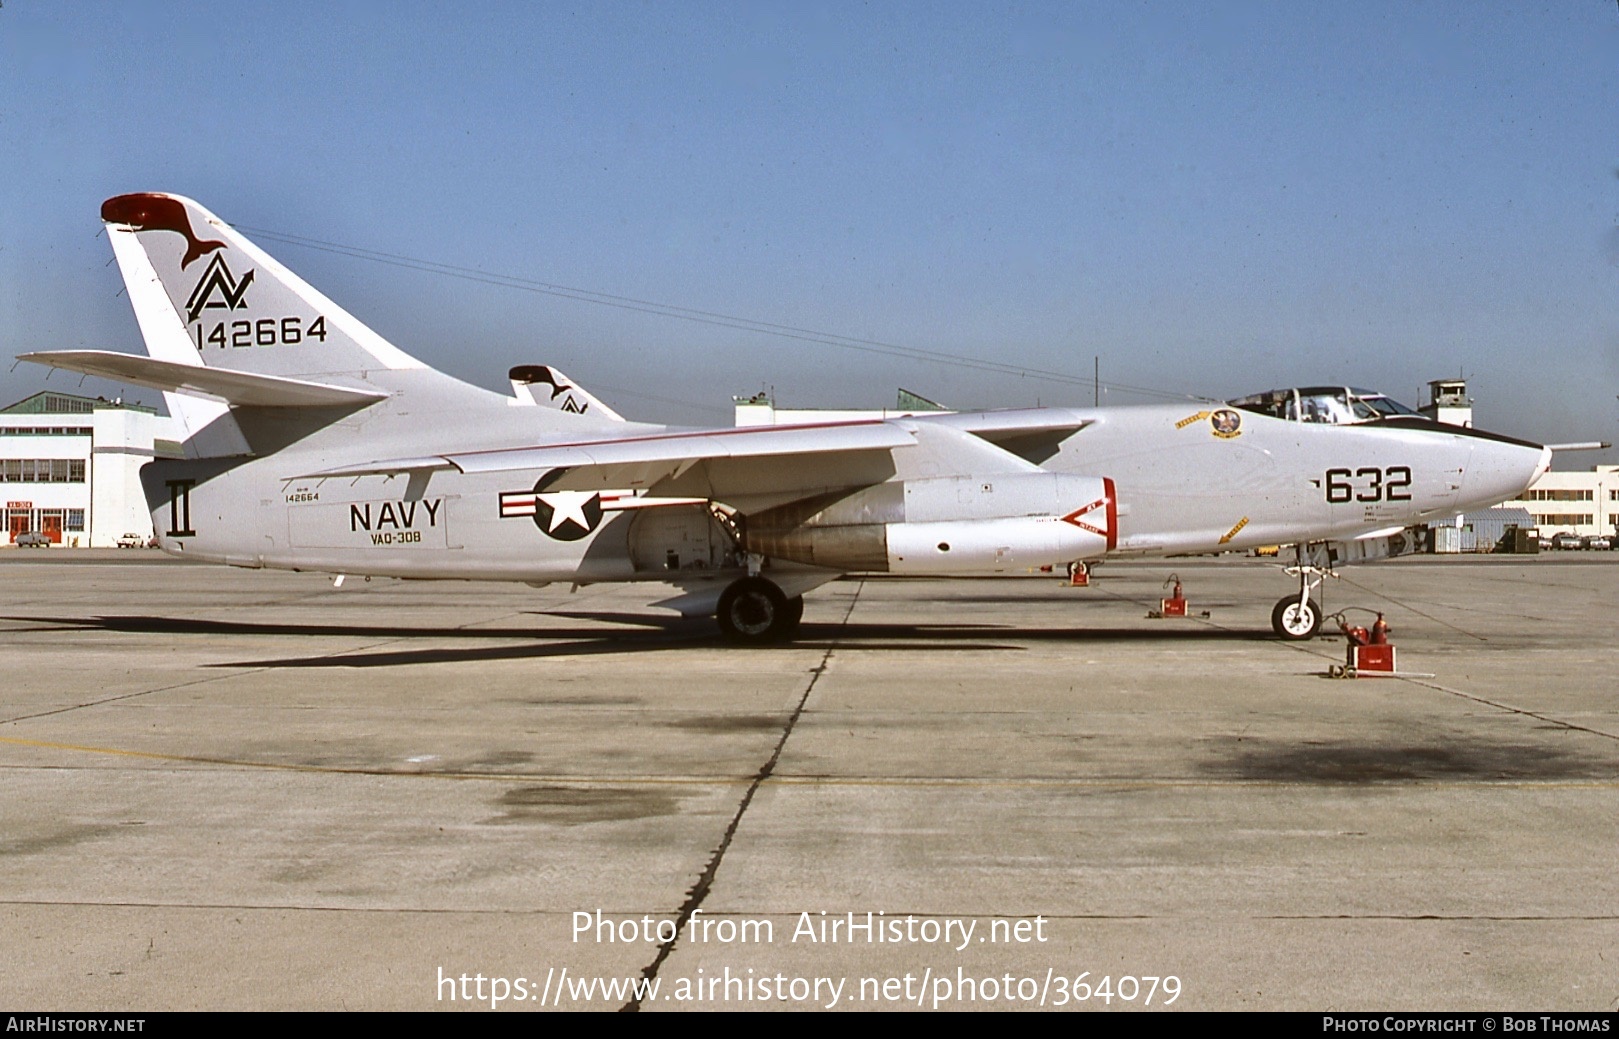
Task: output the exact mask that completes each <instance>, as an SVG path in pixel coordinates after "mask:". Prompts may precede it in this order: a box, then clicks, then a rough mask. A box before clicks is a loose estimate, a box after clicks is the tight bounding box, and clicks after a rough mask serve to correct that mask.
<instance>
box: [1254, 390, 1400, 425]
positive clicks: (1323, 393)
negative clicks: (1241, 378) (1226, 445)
mask: <svg viewBox="0 0 1619 1039" xmlns="http://www.w3.org/2000/svg"><path fill="white" fill-rule="evenodd" d="M1229 403H1230V405H1231V406H1232V407H1234V408H1241V409H1242V410H1244V411H1252V412H1255V413H1257V414H1260V415H1269V416H1270V417H1272V418H1279V419H1285V420H1286V421H1289V422H1319V423H1323V424H1326V425H1334V426H1343V425H1353V424H1355V423H1358V422H1375V421H1377V420H1378V419H1383V418H1390V417H1394V416H1399V415H1416V414H1417V412H1415V411H1412V410H1411V409H1410V408H1408V407H1406V406H1405V405H1404V404H1401V403H1400V402H1399V401H1397V400H1395V399H1393V398H1392V397H1389V396H1387V395H1385V394H1382V393H1377V392H1375V391H1372V390H1362V389H1355V388H1353V387H1349V386H1306V387H1299V388H1295V389H1290V390H1267V391H1266V392H1264V393H1255V394H1252V395H1251V396H1247V397H1242V398H1240V399H1238V400H1233V401H1230V402H1229Z"/></svg>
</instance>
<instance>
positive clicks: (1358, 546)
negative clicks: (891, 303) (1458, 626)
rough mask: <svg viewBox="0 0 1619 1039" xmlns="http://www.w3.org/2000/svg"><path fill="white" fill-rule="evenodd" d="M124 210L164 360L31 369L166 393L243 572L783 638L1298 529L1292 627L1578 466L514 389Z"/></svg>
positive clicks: (1339, 436)
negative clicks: (859, 610) (486, 384)
mask: <svg viewBox="0 0 1619 1039" xmlns="http://www.w3.org/2000/svg"><path fill="white" fill-rule="evenodd" d="M101 217H102V219H103V220H104V221H105V222H106V224H107V230H108V237H109V238H110V239H111V242H112V247H113V252H114V254H115V255H116V257H117V259H118V264H119V267H120V268H121V270H122V272H123V276H124V281H125V284H126V285H127V286H128V290H129V298H130V302H131V304H132V305H133V307H134V310H135V317H136V320H137V321H138V322H139V325H140V329H141V333H142V336H143V337H144V338H145V341H146V347H147V352H148V354H149V355H150V356H146V357H141V356H135V355H130V354H122V353H113V352H107V351H94V350H91V351H53V352H41V353H33V354H27V355H24V356H25V359H27V360H31V361H37V362H40V363H43V364H48V365H53V366H55V367H57V368H63V369H67V370H70V371H76V372H82V373H85V374H89V375H96V376H103V377H106V378H110V379H115V380H119V381H121V382H125V383H133V384H136V385H141V386H148V387H152V388H155V389H159V390H162V391H163V392H164V395H165V397H166V399H167V402H168V407H169V410H170V413H171V414H172V415H173V416H174V417H175V419H176V420H177V421H178V423H179V424H180V425H181V426H182V427H183V431H184V437H185V439H184V442H183V445H182V447H183V454H184V457H183V458H172V459H171V458H159V459H156V460H154V461H152V462H151V463H149V464H147V465H146V466H145V467H143V469H142V470H141V479H142V483H143V486H144V490H145V493H146V497H147V500H148V503H149V505H150V507H151V510H152V521H153V526H154V530H156V531H157V534H158V537H159V540H160V543H161V545H162V547H163V549H164V550H165V551H167V552H170V553H173V554H176V555H184V556H186V557H188V558H197V559H203V560H208V561H212V562H218V563H226V564H230V565H233V566H244V567H273V568H277V569H287V570H314V571H324V572H330V573H339V574H364V575H377V576H387V577H401V578H432V579H463V580H502V581H524V582H530V583H534V584H539V583H543V582H550V581H567V582H575V583H580V584H585V583H592V582H600V581H661V582H667V583H670V584H673V585H675V586H676V587H677V588H679V589H680V590H681V594H679V595H677V596H676V597H674V598H672V599H667V600H664V601H663V602H661V603H659V605H662V606H668V607H671V608H674V609H678V610H680V611H681V612H683V613H686V614H710V613H711V614H713V615H714V616H715V617H716V618H717V620H718V622H719V625H720V628H721V629H722V631H723V632H724V633H725V634H726V635H727V636H728V637H729V638H731V639H733V640H735V641H739V642H771V641H778V640H782V639H786V638H790V637H791V636H792V635H793V633H794V632H795V631H796V629H797V627H798V623H799V619H800V617H801V615H802V613H803V605H804V600H803V595H804V593H805V592H807V591H809V590H811V589H813V588H815V587H817V586H818V585H821V584H823V583H825V582H827V581H830V580H832V579H834V578H836V577H838V576H839V575H841V574H843V573H847V572H873V571H878V572H887V573H896V574H950V573H959V572H978V571H1025V570H1028V569H1031V568H1034V567H1048V566H1064V565H1067V564H1071V563H1081V564H1083V563H1089V562H1094V561H1097V560H1101V559H1104V558H1110V557H1118V556H1143V555H1168V554H1179V553H1198V552H1217V551H1223V550H1238V549H1246V548H1251V547H1255V546H1260V545H1275V544H1295V545H1300V546H1301V548H1300V549H1299V567H1298V568H1297V569H1296V570H1294V571H1290V572H1294V573H1297V574H1298V575H1299V591H1298V592H1297V593H1294V594H1290V595H1289V596H1287V597H1286V598H1284V599H1283V600H1282V601H1281V602H1279V603H1278V604H1277V606H1276V610H1275V611H1274V615H1273V621H1274V624H1275V627H1276V630H1277V631H1278V633H1280V634H1282V635H1283V636H1284V637H1290V638H1308V637H1310V636H1311V635H1312V634H1314V632H1315V631H1316V629H1317V628H1318V626H1319V624H1320V621H1321V608H1320V606H1319V604H1318V603H1317V602H1316V600H1314V599H1313V598H1311V595H1310V591H1311V588H1312V587H1313V586H1314V584H1315V583H1318V580H1319V579H1318V577H1314V576H1313V575H1316V574H1318V573H1319V572H1320V568H1322V567H1324V566H1327V565H1331V563H1332V562H1334V561H1339V560H1348V559H1353V558H1357V557H1360V556H1370V555H1376V554H1378V553H1379V552H1380V551H1382V549H1381V548H1379V547H1377V546H1378V545H1379V544H1380V543H1382V542H1383V541H1386V540H1387V539H1386V538H1385V537H1384V535H1388V534H1391V533H1393V532H1394V531H1397V530H1399V529H1400V528H1403V527H1405V526H1407V525H1410V524H1414V523H1420V522H1423V521H1425V520H1428V519H1432V518H1435V517H1439V516H1445V515H1455V514H1456V513H1458V512H1462V511H1465V510H1467V509H1471V508H1476V507H1481V506H1488V505H1492V504H1494V503H1496V502H1499V501H1502V500H1504V499H1507V498H1511V497H1514V496H1516V495H1518V494H1519V492H1521V491H1522V490H1523V489H1524V488H1525V487H1526V486H1527V485H1528V484H1529V483H1530V482H1532V481H1533V480H1534V479H1535V478H1536V477H1537V476H1538V475H1539V474H1540V473H1542V472H1544V471H1545V470H1546V468H1547V467H1548V466H1549V464H1550V458H1551V452H1550V451H1549V450H1548V449H1546V448H1543V447H1541V446H1539V445H1536V444H1530V443H1525V442H1523V441H1520V440H1513V439H1510V438H1508V437H1504V436H1496V435H1493V434H1489V433H1484V432H1481V431H1479V430H1474V429H1462V428H1457V427H1452V426H1444V425H1439V424H1436V423H1434V422H1431V421H1429V420H1427V419H1424V418H1421V417H1419V416H1414V415H1410V414H1401V413H1398V410H1399V409H1393V408H1388V407H1377V406H1375V405H1376V401H1378V400H1382V401H1384V402H1385V404H1386V399H1385V398H1381V397H1378V396H1377V395H1370V394H1367V395H1363V396H1365V397H1366V398H1368V399H1372V403H1371V404H1368V403H1366V401H1363V400H1359V399H1358V398H1357V394H1356V393H1354V392H1353V391H1349V390H1343V391H1341V392H1342V397H1341V400H1339V401H1338V402H1339V403H1340V404H1341V407H1340V409H1339V410H1340V411H1343V412H1346V413H1349V414H1350V415H1351V418H1350V419H1349V420H1346V421H1342V422H1340V421H1333V420H1332V419H1331V418H1330V417H1328V418H1323V414H1324V411H1323V409H1324V408H1325V409H1326V410H1327V411H1330V408H1328V407H1327V405H1330V404H1332V403H1333V399H1336V398H1337V394H1336V393H1335V392H1334V391H1330V390H1329V391H1302V392H1301V391H1284V392H1281V393H1273V394H1264V395H1260V396H1259V397H1256V398H1248V399H1245V400H1244V401H1241V402H1235V403H1232V404H1220V403H1209V404H1206V405H1201V404H1192V405H1188V404H1179V405H1154V406H1141V407H1108V408H1040V409H1031V410H1017V411H991V412H977V413H943V414H930V415H926V416H917V417H913V418H898V419H888V420H871V421H855V422H829V423H819V424H808V425H797V426H769V427H755V428H724V429H679V428H670V427H664V426H654V425H647V424H643V423H637V422H631V421H626V420H625V419H623V418H621V417H620V416H619V415H618V414H616V413H615V412H613V411H612V410H611V409H610V408H608V407H607V406H606V405H604V404H603V403H602V402H601V401H599V400H597V399H596V398H595V397H593V396H592V395H591V394H589V393H587V392H586V391H584V390H582V389H580V388H579V387H578V386H576V385H574V384H573V383H572V382H571V381H570V380H569V379H567V378H566V377H565V376H563V375H562V374H560V373H559V372H557V371H556V370H555V369H553V368H549V367H546V366H543V365H531V366H524V367H519V368H515V369H513V370H512V372H511V379H512V387H513V395H512V396H510V397H508V396H505V395H503V394H498V393H493V392H490V391H488V390H483V389H479V388H477V387H475V386H471V385H468V384H467V383H464V382H460V381H459V380H457V379H454V378H451V377H450V376H448V375H445V374H443V373H441V372H438V371H435V370H433V369H432V368H429V367H427V366H426V365H424V364H423V363H422V362H420V361H418V360H416V359H415V358H413V357H411V356H409V355H408V354H405V353H404V352H402V351H401V350H399V349H398V348H397V347H395V346H393V345H392V344H391V343H388V342H387V341H385V340H384V339H383V338H382V337H381V336H379V335H377V334H376V333H375V332H373V331H372V330H371V329H369V328H367V327H366V326H365V325H364V324H362V323H360V321H358V320H357V319H356V318H355V317H353V316H352V315H351V314H349V313H348V312H347V311H345V310H343V309H342V308H341V307H339V306H338V305H337V304H335V303H333V302H332V301H331V300H330V299H328V298H327V297H326V296H324V295H322V294H321V293H320V292H317V291H316V290H315V289H314V288H312V287H311V286H309V285H308V284H306V283H305V282H304V281H303V280H302V279H300V278H299V277H298V276H297V275H295V274H293V273H292V272H291V271H289V270H288V269H287V268H285V267H283V266H282V265H281V264H280V263H278V262H276V261H275V260H273V259H271V258H270V257H269V256H268V255H267V254H265V253H264V252H263V251H262V250H260V249H259V248H258V247H257V246H255V245H254V244H253V243H251V242H249V241H248V240H247V239H245V238H243V237H242V236H241V235H239V234H238V233H236V232H235V231H234V230H232V229H231V228H230V227H228V226H226V225H225V224H224V223H223V222H221V221H220V220H219V219H218V218H216V217H215V216H214V215H213V214H212V213H209V212H208V211H207V210H205V209H203V208H202V207H201V206H199V205H197V204H196V203H195V202H192V201H190V200H189V199H185V198H180V197H178V196H174V195H162V194H134V195H120V196H118V197H116V198H112V199H109V200H107V202H106V203H105V204H103V206H102V207H101ZM1323 398H1327V399H1323ZM1374 398H1375V399H1374ZM1312 404H1313V405H1316V407H1315V409H1314V411H1313V412H1312V408H1311V405H1312ZM1289 406H1291V410H1290V407H1289ZM1357 406H1358V407H1359V408H1360V409H1361V411H1363V412H1364V413H1363V414H1360V415H1358V416H1356V415H1353V413H1354V411H1355V410H1356V408H1357Z"/></svg>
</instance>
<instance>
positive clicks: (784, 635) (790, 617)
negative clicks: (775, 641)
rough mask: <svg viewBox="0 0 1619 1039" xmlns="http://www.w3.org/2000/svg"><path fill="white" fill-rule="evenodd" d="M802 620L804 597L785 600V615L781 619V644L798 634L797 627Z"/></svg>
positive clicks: (798, 596) (797, 596) (796, 596)
mask: <svg viewBox="0 0 1619 1039" xmlns="http://www.w3.org/2000/svg"><path fill="white" fill-rule="evenodd" d="M803 620H804V597H803V596H802V595H795V596H793V597H792V598H791V599H788V600H787V613H786V615H785V616H784V617H783V618H782V629H781V639H782V641H783V642H785V641H786V640H788V639H790V638H792V637H793V636H794V635H797V634H798V626H799V624H801V623H803Z"/></svg>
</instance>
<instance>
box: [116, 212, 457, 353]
mask: <svg viewBox="0 0 1619 1039" xmlns="http://www.w3.org/2000/svg"><path fill="white" fill-rule="evenodd" d="M101 219H102V220H103V221H105V222H106V224H107V232H108V237H109V238H110V239H111V241H112V246H113V252H114V254H115V255H116V256H117V258H118V265H119V268H120V269H121V270H122V272H123V275H124V281H125V284H126V285H128V286H129V291H130V302H131V303H132V304H133V305H134V307H135V316H136V319H137V320H138V321H139V322H140V326H141V332H142V334H143V335H144V336H145V338H146V343H147V350H148V352H149V353H151V355H152V356H153V357H157V358H160V359H163V360H170V361H175V362H178V363H191V364H202V365H205V366H207V367H209V368H224V369H230V370H233V371H239V372H249V373H254V374H259V375H272V376H280V377H283V378H304V379H330V378H332V377H344V376H346V377H349V378H355V379H361V380H363V379H364V378H365V375H366V373H368V372H373V371H377V370H378V369H404V368H425V367H426V366H425V365H424V364H422V362H420V361H418V360H416V359H415V358H414V357H411V356H410V355H409V354H406V353H405V352H404V351H402V350H400V349H399V348H398V347H396V346H394V345H393V344H391V343H389V342H388V341H387V340H385V339H383V338H382V337H381V336H380V335H378V334H377V333H376V332H374V331H372V330H371V329H370V328H368V327H366V326H365V325H364V324H363V323H361V322H360V321H359V319H357V318H355V317H354V316H353V315H352V314H350V313H349V312H348V311H346V310H344V309H343V308H341V307H339V306H338V305H337V304H335V303H333V302H332V301H331V300H330V299H328V298H327V297H326V296H324V295H322V294H321V293H320V292H318V291H316V289H315V288H314V287H313V286H311V285H309V283H307V282H305V281H304V280H303V279H302V278H300V277H298V276H297V275H296V274H294V273H292V271H290V270H288V269H287V268H286V267H284V266H282V265H281V264H280V263H278V262H277V261H276V260H274V259H273V258H271V257H270V256H269V254H267V253H265V252H264V251H263V250H262V249H260V248H259V247H258V246H256V245H254V244H253V243H252V242H250V241H248V240H247V239H246V238H244V237H242V236H241V235H240V234H237V233H236V231H235V230H233V229H232V228H231V227H229V226H228V225H226V224H225V223H224V222H223V221H221V220H220V219H219V218H218V217H216V216H214V215H213V214H212V213H210V212H208V210H206V209H204V208H203V207H202V206H200V205H198V204H197V203H195V202H193V201H191V200H190V199H188V198H181V197H180V196H178V195H161V194H152V193H143V194H134V195H119V196H117V197H115V198H110V199H108V200H107V201H106V202H104V203H102V206H101ZM445 378H449V376H445Z"/></svg>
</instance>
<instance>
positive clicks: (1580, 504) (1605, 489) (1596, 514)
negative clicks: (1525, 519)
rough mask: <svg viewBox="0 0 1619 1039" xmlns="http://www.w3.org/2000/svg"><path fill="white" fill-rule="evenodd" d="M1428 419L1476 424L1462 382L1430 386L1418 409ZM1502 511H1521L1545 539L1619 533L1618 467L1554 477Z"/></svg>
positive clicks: (1505, 504) (1538, 482) (1551, 474)
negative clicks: (1574, 535) (1564, 534)
mask: <svg viewBox="0 0 1619 1039" xmlns="http://www.w3.org/2000/svg"><path fill="white" fill-rule="evenodd" d="M1419 410H1420V411H1421V412H1422V413H1423V414H1424V415H1427V416H1428V417H1429V418H1433V419H1437V420H1438V421H1440V422H1449V423H1452V424H1454V425H1458V426H1469V427H1471V426H1472V425H1473V400H1472V398H1471V397H1469V396H1468V395H1467V383H1465V382H1463V381H1462V380H1461V379H1438V380H1435V381H1433V382H1430V383H1429V384H1428V400H1427V402H1426V403H1424V404H1423V405H1422V407H1421V408H1420V409H1419ZM1496 508H1498V509H1522V510H1523V511H1524V512H1527V513H1528V514H1529V515H1530V517H1531V518H1532V519H1533V520H1534V523H1535V526H1536V527H1538V528H1539V529H1540V533H1541V535H1542V536H1544V537H1550V536H1552V535H1553V534H1561V533H1564V532H1567V533H1570V534H1578V535H1580V536H1582V537H1589V536H1591V535H1593V534H1609V535H1612V534H1614V533H1616V532H1619V465H1599V466H1594V467H1593V468H1591V469H1589V470H1587V471H1584V472H1549V473H1546V474H1545V475H1543V476H1542V477H1541V478H1540V479H1538V480H1536V481H1535V482H1534V483H1533V484H1532V485H1530V487H1529V489H1528V490H1526V491H1524V492H1523V497H1522V498H1514V499H1512V500H1511V501H1504V502H1502V503H1501V504H1500V505H1498V506H1496Z"/></svg>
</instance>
